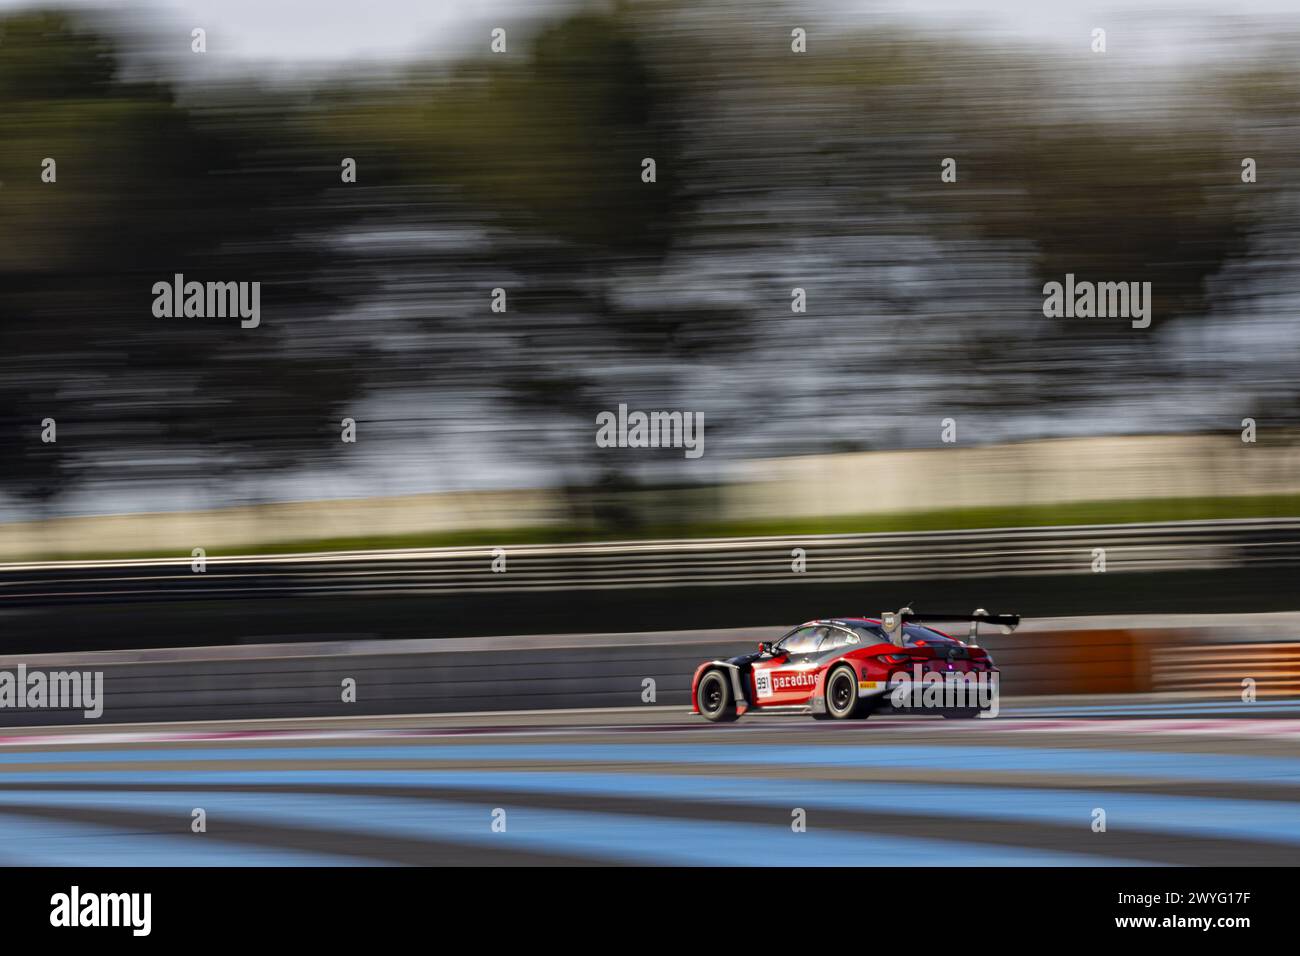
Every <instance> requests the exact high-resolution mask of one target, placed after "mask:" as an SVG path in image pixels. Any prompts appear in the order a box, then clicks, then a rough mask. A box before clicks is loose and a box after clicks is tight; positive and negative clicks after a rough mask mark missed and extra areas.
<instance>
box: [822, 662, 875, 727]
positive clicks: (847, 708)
mask: <svg viewBox="0 0 1300 956" xmlns="http://www.w3.org/2000/svg"><path fill="white" fill-rule="evenodd" d="M870 712H871V711H870V705H869V703H868V702H867V701H864V700H863V699H862V698H861V697H860V696H859V695H858V675H857V674H856V673H854V670H853V668H852V667H849V666H848V665H847V664H842V665H841V666H839V667H837V668H835V670H833V671H831V672H830V673H829V674H828V675H826V716H827V717H829V718H830V719H832V720H848V719H850V718H853V717H866V716H868V715H869V714H870Z"/></svg>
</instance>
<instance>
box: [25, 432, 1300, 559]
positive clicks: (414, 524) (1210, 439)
mask: <svg viewBox="0 0 1300 956" xmlns="http://www.w3.org/2000/svg"><path fill="white" fill-rule="evenodd" d="M735 474H736V480H735V482H734V483H732V484H729V485H725V486H723V487H720V488H698V489H686V490H676V491H653V492H643V493H639V494H634V495H632V497H631V498H629V501H630V502H632V503H634V504H635V505H636V506H637V507H638V508H640V509H641V510H642V511H643V513H644V514H643V516H644V517H645V518H646V520H649V521H652V522H654V521H662V522H667V523H673V524H675V523H681V522H682V521H687V520H691V519H703V520H708V521H717V520H727V521H747V520H761V519H772V518H808V517H822V516H834V515H854V514H892V513H901V512H909V511H933V510H940V509H950V508H974V507H989V506H1008V505H1042V504H1053V503H1064V502H1082V501H1105V500H1117V499H1143V498H1182V497H1206V496H1209V497H1232V496H1238V495H1272V494H1300V444H1297V445H1295V446H1291V445H1288V444H1285V443H1284V442H1282V441H1278V440H1275V441H1272V442H1264V441H1261V442H1260V443H1258V444H1245V443H1243V442H1242V441H1241V440H1240V438H1239V436H1236V435H1226V436H1225V435H1214V436H1204V435H1180V436H1166V435H1143V436H1128V437H1118V438H1081V439H1061V440H1053V441H1038V442H1026V443H1022V444H1015V445H986V446H971V447H966V446H962V445H952V446H945V447H943V448H936V449H926V450H919V451H894V452H865V453H859V454H847V455H815V456H807V457H796V458H779V459H771V460H765V461H753V462H744V463H740V464H739V465H738V466H737V467H736V471H735ZM566 513H567V512H566V509H565V508H564V506H563V502H562V501H561V500H560V498H559V496H558V495H557V494H555V493H554V492H551V491H546V490H537V491H502V492H482V493H455V494H430V495H412V496H405V497H391V498H371V499H350V500H337V501H309V502H294V503H284V504H267V505H258V506H248V507H240V508H229V509H223V510H214V511H196V512H175V513H156V514H129V515H105V516H93V517H79V518H61V519H53V520H49V521H40V522H15V523H10V524H4V525H0V561H17V560H22V559H25V558H32V557H51V556H58V555H61V554H66V555H80V554H86V553H88V552H93V553H101V554H106V555H111V554H124V553H133V552H136V553H138V552H142V551H172V552H174V553H176V554H177V555H188V554H189V553H190V552H191V550H192V549H193V548H196V547H202V548H205V549H207V550H208V552H209V553H216V552H224V553H231V552H232V551H234V552H238V551H239V550H240V549H241V548H250V547H253V546H256V545H259V544H266V543H274V542H285V541H302V540H313V539H320V538H331V537H356V536H365V535H403V534H413V533H419V532H445V531H457V530H473V529H482V528H520V527H534V526H540V525H546V524H551V523H555V522H557V521H561V520H564V517H565V515H566Z"/></svg>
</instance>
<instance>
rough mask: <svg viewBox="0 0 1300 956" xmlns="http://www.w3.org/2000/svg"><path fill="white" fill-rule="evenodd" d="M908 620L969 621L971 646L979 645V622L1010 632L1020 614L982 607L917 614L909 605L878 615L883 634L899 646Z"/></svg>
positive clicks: (967, 641) (1018, 619) (968, 639)
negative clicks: (958, 611) (968, 611)
mask: <svg viewBox="0 0 1300 956" xmlns="http://www.w3.org/2000/svg"><path fill="white" fill-rule="evenodd" d="M908 621H920V622H925V621H936V622H937V621H970V634H969V635H968V636H967V639H966V643H968V644H970V646H971V647H979V635H980V625H981V624H993V625H996V626H998V627H1001V628H1002V633H1003V634H1010V633H1011V632H1012V631H1014V630H1015V629H1016V628H1017V627H1019V626H1020V615H1019V614H990V613H989V612H988V611H986V610H984V608H982V607H981V608H977V609H975V610H974V611H972V612H971V613H969V614H918V613H916V612H915V611H913V610H912V609H911V608H910V607H903V608H899V609H898V610H897V611H885V612H884V613H883V614H881V615H880V624H881V626H882V627H883V628H884V629H885V634H886V635H887V636H888V637H889V640H890V641H891V642H892V643H894V644H897V645H898V646H899V647H902V646H903V625H904V624H906V623H907V622H908Z"/></svg>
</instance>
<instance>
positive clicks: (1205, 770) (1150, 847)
mask: <svg viewBox="0 0 1300 956" xmlns="http://www.w3.org/2000/svg"><path fill="white" fill-rule="evenodd" d="M1298 804H1300V702H1288V701H1271V702H1268V703H1267V704H1266V708H1265V709H1264V710H1253V711H1250V712H1249V714H1247V713H1246V712H1244V710H1243V709H1238V710H1235V711H1233V710H1225V709H1216V708H1214V707H1208V708H1207V709H1206V711H1205V712H1204V713H1203V714H1196V713H1188V712H1187V710H1186V709H1184V707H1183V705H1182V704H1181V703H1179V702H1175V701H1171V702H1166V703H1151V702H1147V703H1144V704H1137V705H1131V706H1130V707H1128V708H1126V707H1125V705H1124V704H1123V703H1122V702H1121V701H1117V700H1116V701H1098V700H1093V701H1091V702H1088V703H1074V704H1071V705H1064V706H1027V705H1018V704H1017V703H1016V702H1015V701H1014V700H1010V699H1009V700H1007V701H1004V704H1003V707H1002V709H1001V714H1000V716H999V717H998V718H996V719H972V720H964V721H953V720H943V719H939V718H934V717H926V716H910V715H909V716H878V717H873V718H872V719H870V720H868V721H865V722H858V721H852V722H836V723H827V722H820V721H812V720H810V719H808V718H807V717H798V716H784V715H782V716H775V715H763V716H759V717H754V718H753V719H750V720H747V721H743V722H741V723H739V724H733V725H724V726H717V725H712V724H709V723H707V722H705V721H704V720H703V719H702V718H700V717H698V716H697V715H693V714H690V713H688V712H687V711H686V710H685V708H681V707H650V708H644V709H620V710H598V711H558V712H557V711H549V712H514V713H491V714H483V713H479V714H464V715H455V714H451V715H420V716H402V717H376V718H348V719H309V720H279V721H234V722H224V723H219V724H206V723H196V724H147V725H146V724H141V725H129V726H123V725H119V726H113V727H104V728H102V729H96V730H93V731H87V730H86V729H85V726H84V725H81V726H77V727H66V728H47V729H40V730H28V731H11V732H8V733H7V734H6V735H5V736H4V737H3V739H0V863H3V864H4V865H5V866H7V867H18V868H26V867H38V866H39V867H50V868H49V869H40V870H26V869H19V870H13V869H10V870H5V871H0V879H6V882H7V884H8V885H9V887H10V889H11V890H12V892H11V893H10V894H9V897H8V898H9V899H11V900H13V901H15V903H16V902H17V901H24V902H23V905H22V906H21V908H20V909H21V921H22V922H23V923H24V924H25V926H26V928H27V929H31V930H33V931H41V932H45V931H46V930H47V928H48V930H49V931H58V930H59V929H63V928H68V927H70V926H72V925H76V926H79V927H80V928H82V929H85V930H89V929H91V928H102V931H103V932H105V933H109V932H110V930H111V929H113V928H112V927H107V926H105V927H98V925H97V923H96V925H94V926H88V925H87V924H86V923H85V921H84V919H82V917H83V915H84V916H85V918H86V919H90V920H92V921H98V920H100V918H101V917H102V918H103V919H104V920H108V919H109V918H110V917H111V916H112V915H113V914H112V913H110V912H109V910H108V908H107V907H108V905H109V904H107V903H105V904H104V905H103V906H101V905H100V903H101V901H100V899H99V897H97V896H95V894H100V893H103V894H108V895H112V893H110V892H109V891H113V892H115V893H117V892H120V893H135V894H137V895H136V896H130V895H127V896H123V897H121V898H120V899H119V900H117V901H116V902H115V903H114V904H113V905H114V906H116V908H117V910H116V911H120V912H119V913H118V916H119V922H120V923H122V925H120V926H118V927H116V929H115V930H114V931H115V932H117V933H118V934H120V935H123V936H124V938H125V937H128V936H133V935H139V934H138V933H136V931H135V930H132V929H130V927H129V926H128V925H126V922H127V921H128V917H131V916H132V915H134V918H135V919H136V921H137V923H139V922H140V920H142V919H143V917H142V915H141V914H142V913H143V909H142V907H143V905H144V897H143V895H142V894H145V893H148V894H149V900H150V903H149V905H150V907H151V909H150V911H149V913H150V915H149V920H150V925H149V928H148V935H151V936H152V935H155V934H161V935H163V936H166V935H168V934H171V933H184V934H185V935H189V934H191V933H192V932H193V928H194V926H195V925H210V926H211V927H212V932H213V933H214V934H217V935H221V934H222V933H223V932H225V931H228V930H229V927H228V926H225V925H224V924H222V923H221V921H220V920H218V919H217V918H216V916H215V913H216V909H214V908H213V906H212V905H209V903H205V902H204V900H205V899H207V897H208V894H216V896H218V897H221V896H222V895H223V894H225V895H226V896H230V898H232V899H235V900H237V904H238V906H240V907H243V908H244V910H245V911H246V913H248V914H250V918H252V917H251V914H252V913H254V912H257V913H261V914H263V915H274V914H275V913H279V912H281V911H282V910H281V907H282V906H289V907H290V909H291V910H292V909H293V908H294V907H308V906H319V905H321V904H322V901H327V902H328V903H329V906H330V907H336V906H343V905H344V900H345V899H346V900H350V901H351V904H352V905H354V906H356V907H357V908H358V912H364V911H366V909H365V908H366V907H367V906H369V905H379V902H380V900H381V899H382V900H386V901H388V902H389V903H391V902H392V901H394V900H396V901H402V900H405V901H408V902H409V904H410V905H411V906H412V907H416V909H415V910H413V911H412V912H418V911H419V910H418V906H420V905H421V904H420V903H419V900H420V899H421V898H422V896H421V894H422V893H424V892H425V890H426V889H427V887H428V886H429V885H430V884H429V883H428V881H429V880H431V879H432V880H436V881H437V882H439V883H441V882H442V881H441V879H440V878H435V877H433V876H432V875H430V876H428V877H421V878H418V879H410V878H409V877H403V876H401V875H400V873H399V870H398V869H397V868H402V867H412V866H414V867H466V868H473V869H466V870H464V871H463V872H461V871H458V873H457V875H456V876H455V877H453V878H451V880H450V881H449V882H451V883H454V884H455V885H456V886H457V887H459V892H460V894H461V896H460V897H458V899H462V898H463V905H464V907H465V909H464V910H463V912H464V913H466V914H468V913H471V912H480V911H483V912H488V913H490V912H491V909H490V907H491V906H494V905H498V903H499V902H500V900H501V894H506V897H507V898H513V897H514V896H515V895H516V894H524V895H529V894H530V893H534V892H535V887H536V885H537V884H536V879H537V877H536V875H535V869H534V868H536V867H579V868H583V869H578V870H566V871H565V872H564V873H562V874H561V873H556V874H552V875H550V876H548V877H547V878H546V879H547V882H548V884H552V881H556V880H558V881H559V882H558V884H553V887H552V888H553V889H554V888H564V887H568V888H569V889H571V890H572V892H573V893H575V894H578V898H581V899H586V900H588V901H589V903H588V905H597V904H596V901H597V900H599V899H600V898H601V896H600V894H604V895H609V894H610V893H611V892H612V893H614V895H615V896H616V897H619V899H620V900H623V901H624V902H620V903H617V905H616V906H615V908H614V909H608V908H605V907H604V904H600V906H599V907H598V908H599V909H600V912H599V913H598V914H592V915H593V917H594V918H599V917H601V916H604V917H607V918H614V917H615V916H617V914H618V913H619V912H622V910H620V909H619V908H618V907H619V906H623V905H625V901H626V898H625V897H623V896H620V894H621V893H624V891H625V892H626V894H628V897H630V898H635V897H636V894H637V893H638V892H642V891H643V890H641V889H638V888H639V887H640V888H648V889H653V892H654V894H655V895H663V894H669V893H671V894H672V898H671V901H668V900H664V901H662V903H661V905H664V906H666V907H668V908H669V909H670V910H671V913H672V914H676V915H677V917H679V918H682V919H687V918H690V914H692V913H694V912H695V908H696V907H699V906H707V905H728V903H727V901H728V900H731V904H730V905H748V904H747V903H746V900H749V899H750V898H751V897H752V895H753V894H754V893H755V892H759V893H760V895H761V893H763V892H776V890H775V889H772V888H776V887H786V889H785V890H781V892H780V893H779V894H778V896H784V894H785V893H787V892H791V893H792V892H795V889H796V888H797V887H799V886H819V885H820V886H831V885H840V886H843V887H844V892H846V893H854V894H866V895H867V896H872V897H875V898H879V899H882V900H889V899H898V900H907V899H911V900H913V901H914V903H915V904H916V905H921V904H924V906H925V907H938V908H939V910H940V911H943V912H950V913H954V914H956V913H960V912H965V911H967V908H968V907H970V906H972V905H975V906H976V907H977V909H979V910H980V912H982V913H984V914H985V917H987V919H988V920H990V921H992V922H993V923H1003V924H1006V925H1007V926H1009V927H1011V928H1012V929H1014V926H1018V927H1019V928H1020V929H1021V930H1024V931H1028V930H1030V929H1035V930H1048V929H1054V930H1055V931H1057V932H1061V931H1066V932H1069V933H1071V934H1075V933H1082V934H1103V935H1111V934H1114V935H1118V936H1123V935H1130V934H1132V935H1134V936H1136V937H1138V938H1141V937H1143V936H1148V937H1149V936H1151V935H1155V936H1156V937H1157V938H1161V937H1162V935H1163V937H1164V938H1179V937H1181V936H1183V935H1185V934H1186V935H1191V934H1195V935H1197V936H1198V937H1200V938H1205V939H1213V940H1215V941H1216V942H1220V943H1222V942H1228V941H1234V940H1247V939H1255V938H1257V936H1256V935H1255V934H1256V932H1257V931H1258V930H1259V929H1260V928H1261V927H1265V926H1267V925H1274V926H1275V928H1276V927H1278V926H1281V925H1283V923H1282V920H1283V913H1282V911H1281V909H1280V906H1279V898H1280V896H1281V894H1282V887H1283V885H1284V882H1283V880H1284V879H1285V878H1286V877H1289V876H1290V871H1288V870H1285V869H1277V870H1267V869H1260V868H1261V867H1276V868H1289V867H1292V866H1294V865H1295V864H1296V862H1297V860H1298V859H1300V812H1297V805H1298ZM127 866H129V867H133V868H136V869H126V868H124V867H127ZM629 866H630V867H632V868H634V872H636V873H637V874H638V875H636V876H635V877H632V876H630V875H629V874H628V873H626V872H621V873H620V872H616V868H625V867H629ZM182 867H184V868H198V869H186V870H185V872H184V875H183V877H182V876H179V875H177V873H176V872H174V869H173V868H182ZM231 867H235V868H240V869H239V870H238V875H237V876H234V875H233V874H232V872H231V871H230V870H229V869H227V868H231ZM503 867H504V868H507V869H506V871H505V872H502V870H501V868H503ZM748 867H790V868H800V872H787V873H785V874H784V875H782V873H774V874H771V875H770V876H769V875H767V874H764V875H755V874H750V873H747V872H744V871H743V870H742V868H748ZM916 867H920V868H922V869H920V870H915V869H912V868H916ZM1169 867H1173V868H1186V867H1191V868H1193V869H1192V870H1190V871H1188V870H1183V869H1161V868H1169ZM203 868H210V869H203ZM279 868H292V872H286V871H282V870H281V869H279ZM341 868H347V870H346V872H345V871H344V869H341ZM353 868H373V869H366V870H365V874H366V875H365V876H364V877H360V876H359V874H358V873H357V871H356V870H355V869H353ZM592 868H599V869H598V870H597V869H592ZM645 868H656V869H653V870H646V869H645ZM660 868H672V871H671V872H672V876H671V877H668V876H666V875H665V871H664V870H663V869H660ZM802 868H807V872H803V871H802ZM813 868H818V870H820V868H852V871H851V872H847V871H846V872H843V874H842V875H841V877H840V878H839V879H840V880H843V881H844V882H842V883H841V882H833V883H830V884H826V883H822V882H820V881H821V880H824V879H826V878H827V877H826V876H825V875H823V876H818V875H817V872H814V871H813ZM349 873H351V874H352V875H348V874H349ZM489 874H491V875H489ZM445 875H446V874H445V873H444V874H443V876H445ZM232 876H234V878H233V880H232ZM755 880H758V881H759V883H761V886H762V887H766V888H768V889H763V890H759V889H756V887H757V885H758V884H756V883H755ZM805 881H809V882H806V883H805ZM73 887H76V893H77V894H78V895H77V897H76V907H74V906H73V897H72V896H71V895H70V894H71V893H72V892H73ZM185 887H188V888H189V889H188V890H187V889H185ZM530 887H531V888H533V889H531V890H530V889H529V888H530ZM907 887H911V889H910V890H909V889H907ZM742 888H743V892H742ZM42 894H44V895H42ZM880 894H883V895H880ZM92 897H94V898H92ZM545 897H546V898H547V899H551V900H554V899H555V894H554V893H552V892H548V893H547V894H545ZM733 897H734V899H733ZM653 898H655V896H654V895H652V896H651V899H653ZM313 900H314V901H315V902H312V901H313ZM493 900H495V901H497V902H495V903H490V902H488V901H493ZM132 901H134V902H135V903H138V904H139V906H138V907H137V908H136V909H135V910H132V909H130V906H131V905H133V904H132ZM232 905H233V904H232ZM461 905H462V904H461V903H460V902H458V904H457V909H458V912H460V911H461V909H460V907H461ZM900 905H901V904H900ZM60 907H62V908H61V909H60ZM78 907H79V908H78ZM483 907H487V909H486V910H485V911H484V910H483ZM74 910H75V911H76V912H77V913H78V914H79V915H78V916H77V919H79V920H82V922H79V923H75V924H74V923H69V920H70V919H72V917H71V913H72V912H73V911H74ZM116 911H115V912H116ZM13 912H17V910H14V911H13ZM122 914H126V915H125V916H123V915H122ZM408 915H409V914H408ZM400 918H402V919H404V918H405V917H400ZM411 918H412V919H413V918H414V917H413V916H411ZM485 918H486V917H485ZM11 919H12V917H11ZM60 919H62V920H63V923H62V925H48V926H47V924H49V923H50V921H51V920H53V921H55V923H56V924H57V923H58V921H59V920H60ZM316 919H317V918H316V917H312V918H311V919H310V920H306V921H305V924H304V925H303V926H299V927H297V928H298V929H301V930H303V931H304V932H306V933H307V935H308V937H310V936H311V935H313V934H320V935H321V936H322V938H333V937H332V936H331V933H334V932H347V931H348V927H347V926H345V925H343V924H341V923H340V921H339V914H338V913H336V912H329V913H324V914H322V915H321V916H320V921H319V922H317V921H316ZM1151 920H1154V921H1155V922H1154V923H1153V922H1151ZM1012 924H1014V926H1012ZM140 928H141V926H136V930H138V929H140ZM355 928H356V927H352V929H353V930H355ZM280 929H281V930H283V929H284V926H283V925H281V926H280ZM1170 933H1172V934H1174V936H1172V937H1171V936H1169V934H1170ZM999 935H1001V932H1000V933H999ZM1013 935H1014V933H1013ZM304 938H305V937H304Z"/></svg>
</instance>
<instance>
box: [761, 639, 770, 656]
mask: <svg viewBox="0 0 1300 956" xmlns="http://www.w3.org/2000/svg"><path fill="white" fill-rule="evenodd" d="M758 652H759V653H760V654H771V653H772V642H771V641H759V642H758Z"/></svg>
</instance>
